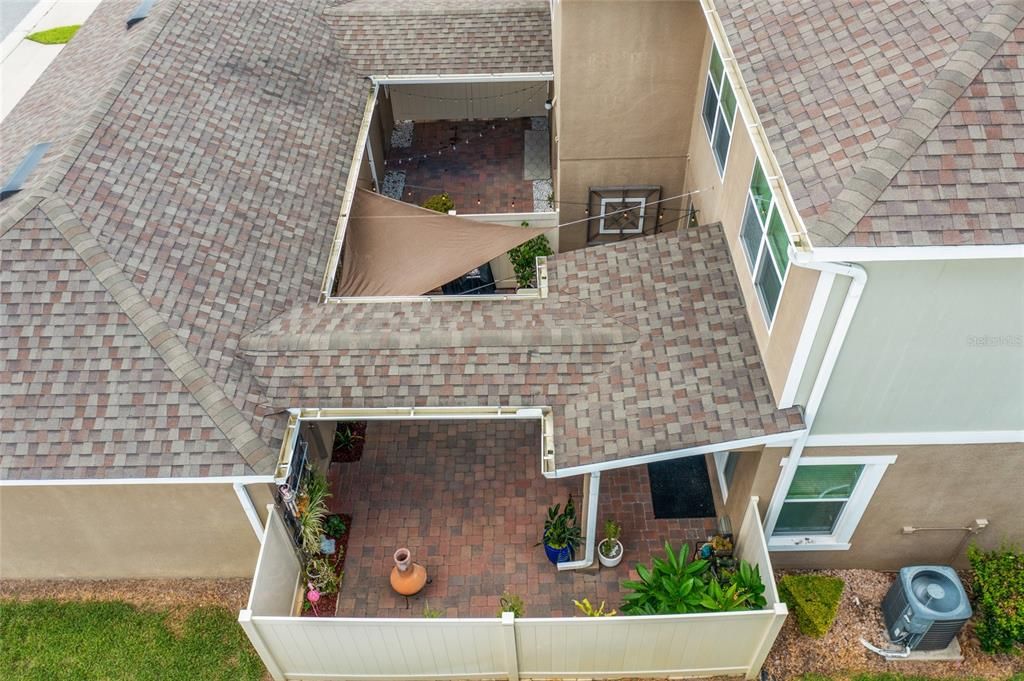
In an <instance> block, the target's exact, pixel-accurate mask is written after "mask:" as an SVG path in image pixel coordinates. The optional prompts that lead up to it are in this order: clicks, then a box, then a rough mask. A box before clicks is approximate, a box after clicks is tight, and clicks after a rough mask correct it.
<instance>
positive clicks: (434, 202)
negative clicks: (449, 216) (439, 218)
mask: <svg viewBox="0 0 1024 681" xmlns="http://www.w3.org/2000/svg"><path fill="white" fill-rule="evenodd" d="M423 207H424V208H426V209H427V210H436V211H437V212H438V213H447V212H448V211H450V210H455V202H454V201H452V197H450V196H448V194H447V193H444V194H434V195H433V196H431V197H429V198H428V199H427V200H426V201H424V202H423Z"/></svg>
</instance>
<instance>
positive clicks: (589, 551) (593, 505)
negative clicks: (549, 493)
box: [558, 471, 601, 571]
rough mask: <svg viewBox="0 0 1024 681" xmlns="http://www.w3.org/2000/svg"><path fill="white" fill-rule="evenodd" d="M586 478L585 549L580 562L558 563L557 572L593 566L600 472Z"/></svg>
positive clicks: (589, 474) (590, 474)
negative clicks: (587, 479)
mask: <svg viewBox="0 0 1024 681" xmlns="http://www.w3.org/2000/svg"><path fill="white" fill-rule="evenodd" d="M587 477H588V478H589V481H588V487H587V529H586V535H585V536H584V541H585V542H586V549H585V550H584V552H583V559H582V560H572V561H566V562H564V563H559V564H558V569H559V571H561V570H581V569H583V568H588V567H590V566H591V565H593V564H594V544H595V541H594V538H595V535H596V534H597V497H598V494H599V493H600V491H601V472H600V471H594V472H593V473H588V474H587Z"/></svg>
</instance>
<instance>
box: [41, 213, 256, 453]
mask: <svg viewBox="0 0 1024 681" xmlns="http://www.w3.org/2000/svg"><path fill="white" fill-rule="evenodd" d="M39 209H40V210H41V211H42V212H43V213H44V214H45V215H46V217H47V218H49V220H50V222H51V223H52V224H53V225H54V227H55V228H56V229H57V230H58V231H59V232H60V234H61V235H62V236H63V237H64V239H65V240H66V241H67V242H68V243H69V244H70V245H71V247H72V248H73V249H74V251H75V253H77V254H78V256H79V257H80V258H81V259H82V261H83V262H84V263H85V264H86V266H87V267H88V268H89V270H90V271H91V272H92V273H93V276H94V277H95V278H96V280H97V281H99V282H100V284H102V285H103V287H104V288H106V289H107V291H108V292H109V293H110V295H111V297H112V298H113V299H114V301H115V302H116V303H117V305H118V307H119V308H120V309H121V310H123V311H124V313H125V315H127V317H128V318H129V319H130V320H131V321H132V323H133V324H134V325H135V326H136V328H138V330H139V332H140V333H141V334H142V335H143V337H144V338H145V339H146V341H147V342H148V343H149V344H150V346H152V348H153V349H154V350H155V351H156V353H157V354H158V355H159V356H160V357H161V359H163V361H164V362H165V363H166V364H167V367H168V368H169V369H170V370H171V372H172V373H174V375H175V376H176V377H177V378H178V380H180V381H181V383H182V384H183V385H184V386H185V389H186V390H187V391H188V392H189V393H190V394H191V395H192V396H193V397H194V398H195V400H196V401H197V402H198V403H199V405H200V406H201V407H202V409H203V410H204V411H205V412H206V413H207V415H208V416H209V417H210V419H211V420H212V421H213V422H214V423H215V424H216V426H217V427H218V428H219V429H220V431H221V432H222V433H223V434H224V437H225V438H226V439H227V440H228V441H229V442H230V443H231V444H232V446H234V447H235V449H236V450H237V451H238V453H239V454H240V455H241V456H242V458H243V459H245V461H246V462H247V463H248V464H249V465H250V466H251V467H252V468H253V470H255V471H257V472H261V471H264V470H266V469H268V468H269V467H270V466H271V465H272V462H273V460H274V457H275V456H276V454H275V453H274V452H272V451H271V450H270V448H268V447H267V445H266V443H264V442H263V440H262V439H261V438H260V436H259V434H258V433H257V432H256V431H255V429H254V428H253V426H252V424H251V423H250V422H249V421H248V420H247V419H246V418H245V416H244V415H243V414H242V413H241V411H239V409H238V408H237V407H236V406H235V405H234V403H233V402H232V401H231V400H230V399H229V398H228V396H227V395H226V394H225V393H224V391H223V389H222V388H221V387H220V386H219V385H217V383H216V382H214V380H213V379H212V378H211V377H210V375H209V374H208V373H207V372H206V370H205V369H204V368H203V367H202V366H201V365H200V364H199V363H198V361H196V359H195V357H194V356H193V355H192V353H191V352H190V351H189V350H188V348H186V347H185V345H184V343H182V341H181V340H180V339H179V338H178V336H177V335H176V334H175V333H174V331H173V330H172V329H171V328H170V326H168V324H167V322H166V321H164V319H163V318H162V317H161V316H160V314H159V313H158V312H156V310H154V309H153V307H152V306H151V305H150V303H149V301H148V300H146V298H145V297H144V296H143V295H142V293H140V292H139V290H138V288H136V287H135V285H134V284H133V283H132V282H131V281H130V280H129V279H128V277H127V276H126V275H125V274H124V271H123V270H122V269H121V267H120V266H119V265H118V264H117V263H116V262H115V261H114V259H113V258H111V257H110V254H109V253H107V251H106V250H105V249H104V248H103V247H102V246H101V245H100V243H99V242H98V241H97V240H96V238H95V237H94V236H93V235H92V233H91V232H90V231H89V229H88V228H87V227H86V226H85V225H84V224H82V222H81V221H80V220H79V219H78V217H77V215H75V213H74V211H73V210H72V208H71V206H69V205H68V204H67V203H66V202H65V201H64V200H63V199H60V198H56V197H50V198H45V199H43V200H42V201H41V202H40V203H39Z"/></svg>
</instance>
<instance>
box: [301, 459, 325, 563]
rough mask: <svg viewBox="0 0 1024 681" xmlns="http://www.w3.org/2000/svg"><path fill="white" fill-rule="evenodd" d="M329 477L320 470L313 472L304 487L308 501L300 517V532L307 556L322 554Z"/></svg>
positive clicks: (304, 495)
mask: <svg viewBox="0 0 1024 681" xmlns="http://www.w3.org/2000/svg"><path fill="white" fill-rule="evenodd" d="M328 488H329V484H328V482H327V476H326V475H324V474H323V473H321V472H320V471H318V470H311V471H310V472H309V474H308V476H307V477H306V484H305V486H304V487H303V497H304V498H305V500H306V504H305V510H304V511H303V513H302V515H300V516H299V532H300V540H301V542H302V550H303V552H305V553H306V554H307V555H311V556H312V555H315V554H317V553H320V536H321V535H322V534H323V533H324V520H325V519H326V518H327V499H328V498H329V497H330V496H331V493H330V492H329V491H328Z"/></svg>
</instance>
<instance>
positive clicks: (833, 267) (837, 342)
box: [764, 247, 868, 540]
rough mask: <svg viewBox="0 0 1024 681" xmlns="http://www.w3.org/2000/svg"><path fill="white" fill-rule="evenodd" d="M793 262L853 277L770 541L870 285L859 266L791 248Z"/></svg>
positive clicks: (773, 513)
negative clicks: (824, 258) (840, 353)
mask: <svg viewBox="0 0 1024 681" xmlns="http://www.w3.org/2000/svg"><path fill="white" fill-rule="evenodd" d="M789 259H790V262H791V263H792V264H793V265H795V266H797V267H804V268H807V269H812V270H817V271H818V272H823V273H831V274H838V275H841V276H845V277H850V279H851V281H850V288H849V289H848V290H847V292H846V299H845V300H844V301H843V306H842V308H840V310H839V318H838V319H837V320H836V325H835V328H833V329H832V336H831V337H830V338H829V341H828V346H827V347H826V348H825V356H824V357H822V360H821V366H819V367H818V374H817V376H815V379H814V385H813V386H812V387H811V394H810V395H809V396H808V398H807V405H806V406H805V407H804V424H805V425H806V426H807V429H806V430H805V431H804V433H803V435H801V436H800V438H799V439H798V440H797V441H796V442H795V443H794V444H793V447H792V448H791V449H790V451H789V457H787V459H786V463H785V465H784V466H783V469H782V473H781V474H780V475H779V481H778V483H776V485H775V492H774V494H772V500H771V502H770V503H769V505H768V512H767V513H766V514H765V521H764V527H765V531H766V533H767V534H768V536H769V540H770V539H771V532H772V530H773V529H774V528H775V521H776V520H778V517H779V511H781V510H782V501H783V499H784V498H785V495H786V492H787V491H788V490H789V485H790V483H791V482H793V477H794V476H795V475H796V469H797V466H799V465H800V456H801V455H802V454H803V451H804V447H805V446H806V445H807V439H808V437H810V433H811V431H812V430H813V429H814V419H815V417H816V416H817V415H818V409H819V408H820V407H821V401H822V399H823V398H824V396H825V388H826V387H827V386H828V382H829V380H830V379H831V378H832V371H833V370H834V369H835V366H836V362H837V361H838V359H839V352H840V350H842V348H843V343H844V342H845V341H846V334H847V332H848V331H849V330H850V324H851V322H852V321H853V316H854V314H855V313H856V312H857V306H858V305H860V299H861V295H862V294H863V293H864V287H865V286H867V283H868V273H867V271H865V270H864V268H863V267H861V266H859V265H853V264H845V263H834V262H818V261H815V260H813V258H812V256H811V254H810V253H808V252H806V251H797V250H796V249H794V248H792V247H790V249H789Z"/></svg>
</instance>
